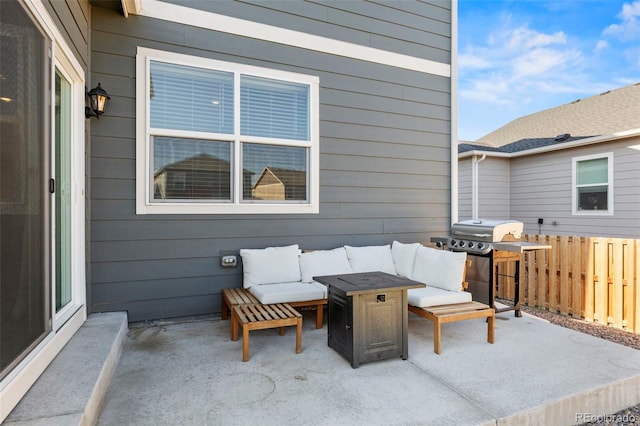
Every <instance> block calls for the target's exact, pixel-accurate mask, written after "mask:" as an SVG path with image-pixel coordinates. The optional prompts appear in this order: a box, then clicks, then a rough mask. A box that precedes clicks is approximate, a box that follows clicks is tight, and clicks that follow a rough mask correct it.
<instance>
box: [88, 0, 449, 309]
mask: <svg viewBox="0 0 640 426" xmlns="http://www.w3.org/2000/svg"><path fill="white" fill-rule="evenodd" d="M347 3H348V4H347ZM197 4H198V7H202V8H209V9H211V11H213V12H216V13H225V14H228V15H231V16H236V17H240V18H243V19H252V20H255V21H258V22H263V23H268V24H271V25H276V24H277V25H281V26H283V27H285V28H290V29H298V30H305V31H307V32H311V33H315V34H317V35H322V36H327V37H331V38H337V39H340V40H343V41H349V42H353V43H357V44H363V45H368V46H373V45H375V47H378V48H383V47H382V46H385V49H386V50H391V51H395V52H398V53H405V54H413V55H414V56H424V57H427V58H429V59H434V58H436V57H437V55H435V56H434V55H432V53H433V52H436V51H440V50H442V48H441V47H437V46H430V47H429V48H425V49H424V50H419V51H416V53H412V52H413V50H412V49H414V48H415V42H409V41H408V40H404V38H405V37H409V34H416V33H415V32H416V31H418V30H419V28H421V27H420V22H422V23H424V22H426V21H427V20H429V19H431V18H429V16H431V15H432V14H434V13H435V15H437V16H436V17H434V21H437V22H438V23H439V24H438V25H442V23H444V24H445V25H444V26H445V27H446V30H445V31H444V32H445V34H438V35H437V37H436V36H435V33H434V34H431V33H429V31H436V32H438V31H443V29H442V28H440V27H438V28H440V29H437V30H436V29H434V30H430V29H429V30H424V31H423V33H424V34H422V37H418V38H417V39H420V40H421V42H420V43H422V44H425V46H426V45H427V44H429V43H431V41H432V40H439V37H442V36H445V37H449V36H450V34H448V31H450V30H449V29H448V26H449V24H448V22H449V21H450V11H449V10H448V7H449V6H448V5H449V3H445V4H444V6H446V7H442V6H440V5H439V4H438V3H437V4H436V5H433V4H428V3H419V2H394V3H386V2H345V3H343V2H336V3H331V4H329V3H324V2H322V3H315V2H260V4H253V3H243V2H239V3H236V2H231V3H230V2H199V3H197ZM288 6H290V7H288ZM361 6H366V7H364V8H362V9H359V8H360V7H361ZM213 9H215V10H213ZM290 9H291V10H290ZM294 9H295V10H294ZM385 10H386V11H387V12H389V13H388V14H385V13H384V12H383V11H385ZM391 12H392V13H391ZM436 12H437V13H436ZM92 13H93V14H92V24H93V34H92V37H93V40H94V43H93V51H92V68H93V79H94V80H96V81H101V82H102V85H103V86H104V87H105V88H107V90H108V91H109V93H110V95H111V97H112V99H111V103H110V105H109V113H108V117H106V116H105V118H104V119H103V120H100V121H97V120H96V121H94V122H92V129H91V130H92V150H91V160H90V165H91V170H92V174H91V188H92V191H91V230H90V231H91V256H90V261H91V265H92V280H91V290H92V300H91V305H92V309H93V310H95V311H101V310H105V311H109V310H121V309H124V310H127V311H128V312H129V318H130V320H132V321H138V320H145V319H153V318H163V317H173V316H182V315H199V314H211V313H216V312H219V309H220V306H219V300H220V299H219V295H220V291H221V289H222V288H225V287H235V286H239V285H241V280H242V276H241V273H242V269H241V268H236V269H224V268H221V267H220V266H219V257H220V252H223V251H238V250H240V249H241V248H259V247H266V246H278V245H286V244H294V243H297V244H299V245H300V246H301V247H303V248H316V249H323V248H333V247H338V246H341V245H344V244H350V245H369V244H388V243H390V242H392V241H393V240H394V239H397V240H399V241H405V242H410V241H421V242H425V243H426V242H428V241H429V238H430V237H431V236H435V235H442V234H443V233H447V232H448V230H449V222H450V200H449V198H450V195H449V194H450V126H451V122H450V116H451V111H450V107H451V95H450V81H449V79H447V78H443V77H439V76H433V75H427V74H424V73H418V72H414V71H409V70H406V69H399V68H395V67H390V66H387V65H380V64H375V63H370V62H366V61H359V60H353V59H349V58H345V57H337V56H332V55H328V54H324V53H320V52H313V51H309V50H306V49H300V48H293V47H288V46H282V45H278V44H274V43H269V42H264V41H260V40H254V39H245V38H242V37H239V36H235V35H231V34H223V33H218V32H213V31H207V30H204V29H200V28H194V27H190V26H185V25H178V24H174V23H169V22H162V21H158V20H154V19H150V18H145V17H140V16H130V17H129V18H128V19H124V18H123V17H122V16H121V15H118V14H117V13H115V12H114V11H111V10H107V9H101V8H93V10H92ZM408 15H412V17H411V18H410V19H409V18H407V19H406V20H403V19H401V18H402V17H407V16H408ZM413 15H415V16H413ZM435 15H434V16H435ZM330 16H331V17H333V16H340V17H341V18H340V19H342V20H343V22H342V23H341V24H337V22H338V21H339V20H338V19H337V18H336V19H334V18H329V17H330ZM285 18H286V19H285ZM303 18H304V19H303ZM310 21H314V25H310ZM405 21H406V24H405ZM349 22H351V25H352V26H353V27H352V28H349V27H348V23H349ZM409 24H411V25H414V26H416V27H415V28H409V27H410V25H409ZM367 26H369V27H370V28H369V31H370V32H372V31H375V32H376V33H375V34H373V33H371V34H370V36H371V37H369V35H367V37H364V38H363V35H365V32H366V31H365V28H367ZM403 26H406V27H407V28H408V29H405V30H404V31H398V27H403ZM336 27H340V28H341V31H334V30H335V29H336ZM433 27H434V28H436V27H437V26H436V25H435V24H434V26H433ZM425 28H426V27H425ZM393 34H397V38H396V39H395V40H393V43H392V42H391V41H389V40H386V41H384V40H385V38H389V37H390V35H393ZM374 39H375V40H374ZM372 40H373V41H372ZM434 44H435V43H434ZM137 46H144V47H150V48H155V49H161V50H168V51H174V52H179V53H184V54H191V55H196V56H202V57H207V58H213V59H218V60H223V61H229V62H236V63H243V64H249V65H256V66H262V67H267V68H274V69H280V70H286V71H293V72H299V73H305V74H311V75H317V76H318V77H319V79H320V129H319V133H320V212H319V214H317V215H136V214H135V185H136V182H135V146H136V140H135V126H136V121H135V78H134V76H135V53H136V47H137ZM447 46H448V45H447ZM449 54H450V53H449V48H448V47H447V51H446V55H445V56H446V57H447V58H448V55H449ZM447 61H448V60H447Z"/></svg>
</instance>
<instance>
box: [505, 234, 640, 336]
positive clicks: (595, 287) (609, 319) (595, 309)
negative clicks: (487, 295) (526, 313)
mask: <svg viewBox="0 0 640 426" xmlns="http://www.w3.org/2000/svg"><path fill="white" fill-rule="evenodd" d="M522 240H523V241H530V242H536V243H542V244H548V245H550V246H551V247H552V248H551V250H536V251H531V252H526V253H525V254H524V256H523V259H522V261H521V262H520V301H521V302H522V303H523V304H524V305H528V306H533V307H537V308H539V309H544V310H548V311H551V312H556V313H560V314H563V315H571V316H573V317H575V318H582V319H584V320H586V321H593V322H597V323H600V324H605V325H610V326H613V327H616V328H621V329H625V330H627V331H630V332H632V333H636V334H640V284H639V283H638V278H639V277H638V275H640V240H637V239H622V238H597V237H575V236H549V235H523V237H522ZM514 271H515V263H514V262H508V263H498V266H497V273H498V281H497V287H498V289H497V293H496V294H497V297H501V298H505V299H510V300H513V292H514V286H513V280H512V279H508V278H505V277H504V276H501V275H507V276H512V275H513V274H514Z"/></svg>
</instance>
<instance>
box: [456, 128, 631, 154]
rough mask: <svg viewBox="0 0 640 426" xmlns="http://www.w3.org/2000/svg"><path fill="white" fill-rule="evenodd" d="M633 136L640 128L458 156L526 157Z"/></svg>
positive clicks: (477, 150)
mask: <svg viewBox="0 0 640 426" xmlns="http://www.w3.org/2000/svg"><path fill="white" fill-rule="evenodd" d="M633 136H640V128H637V129H630V130H623V131H621V132H615V133H609V134H607V135H599V136H593V137H591V138H584V139H578V140H574V141H571V142H567V143H563V144H558V145H550V146H543V147H540V148H533V149H527V150H524V151H518V152H511V153H509V152H495V151H484V150H482V149H474V150H472V151H466V152H463V153H462V154H460V155H458V158H467V157H475V156H479V155H488V156H489V157H501V158H515V157H524V156H527V155H534V154H540V153H543V152H552V151H560V150H562V149H569V148H575V147H581V146H585V145H593V144H597V143H601V142H609V141H615V140H618V139H624V138H629V137H633Z"/></svg>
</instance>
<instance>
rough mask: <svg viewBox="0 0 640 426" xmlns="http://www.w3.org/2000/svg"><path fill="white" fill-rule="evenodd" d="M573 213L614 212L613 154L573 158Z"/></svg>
mask: <svg viewBox="0 0 640 426" xmlns="http://www.w3.org/2000/svg"><path fill="white" fill-rule="evenodd" d="M573 214H589V215H611V214H613V154H612V153H607V154H598V155H589V156H584V157H576V158H574V159H573Z"/></svg>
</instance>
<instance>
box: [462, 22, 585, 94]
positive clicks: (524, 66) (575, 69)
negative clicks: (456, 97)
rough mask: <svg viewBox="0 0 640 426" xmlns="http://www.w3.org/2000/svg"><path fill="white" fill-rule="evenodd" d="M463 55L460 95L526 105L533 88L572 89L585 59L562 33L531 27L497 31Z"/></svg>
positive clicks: (545, 90)
mask: <svg viewBox="0 0 640 426" xmlns="http://www.w3.org/2000/svg"><path fill="white" fill-rule="evenodd" d="M507 25H508V23H507ZM459 58H460V60H459V63H458V65H459V69H460V84H459V94H460V97H461V99H464V100H470V101H476V102H481V103H483V104H493V105H499V106H501V107H515V106H521V105H522V104H523V103H527V102H528V100H527V99H530V95H529V94H530V93H531V91H535V92H541V93H545V92H548V93H554V94H555V93H558V90H559V88H560V90H561V91H563V92H564V91H567V90H572V89H573V88H574V84H576V85H577V84H578V83H577V80H580V79H579V78H578V79H576V78H575V77H576V74H578V73H579V71H580V70H581V69H582V62H583V55H582V53H581V51H580V50H579V49H577V48H575V47H571V46H568V41H567V36H566V34H564V33H563V32H556V33H551V34H547V33H544V32H541V31H536V30H534V29H531V28H529V27H527V26H518V27H512V28H502V29H497V30H495V31H494V32H493V33H491V34H490V35H489V36H488V38H487V42H486V43H485V44H483V45H473V46H467V47H466V48H465V50H464V51H463V52H461V53H460V55H459ZM574 79H575V80H576V83H572V80H574ZM581 90H583V89H581ZM576 91H579V90H578V89H577V88H576Z"/></svg>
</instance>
